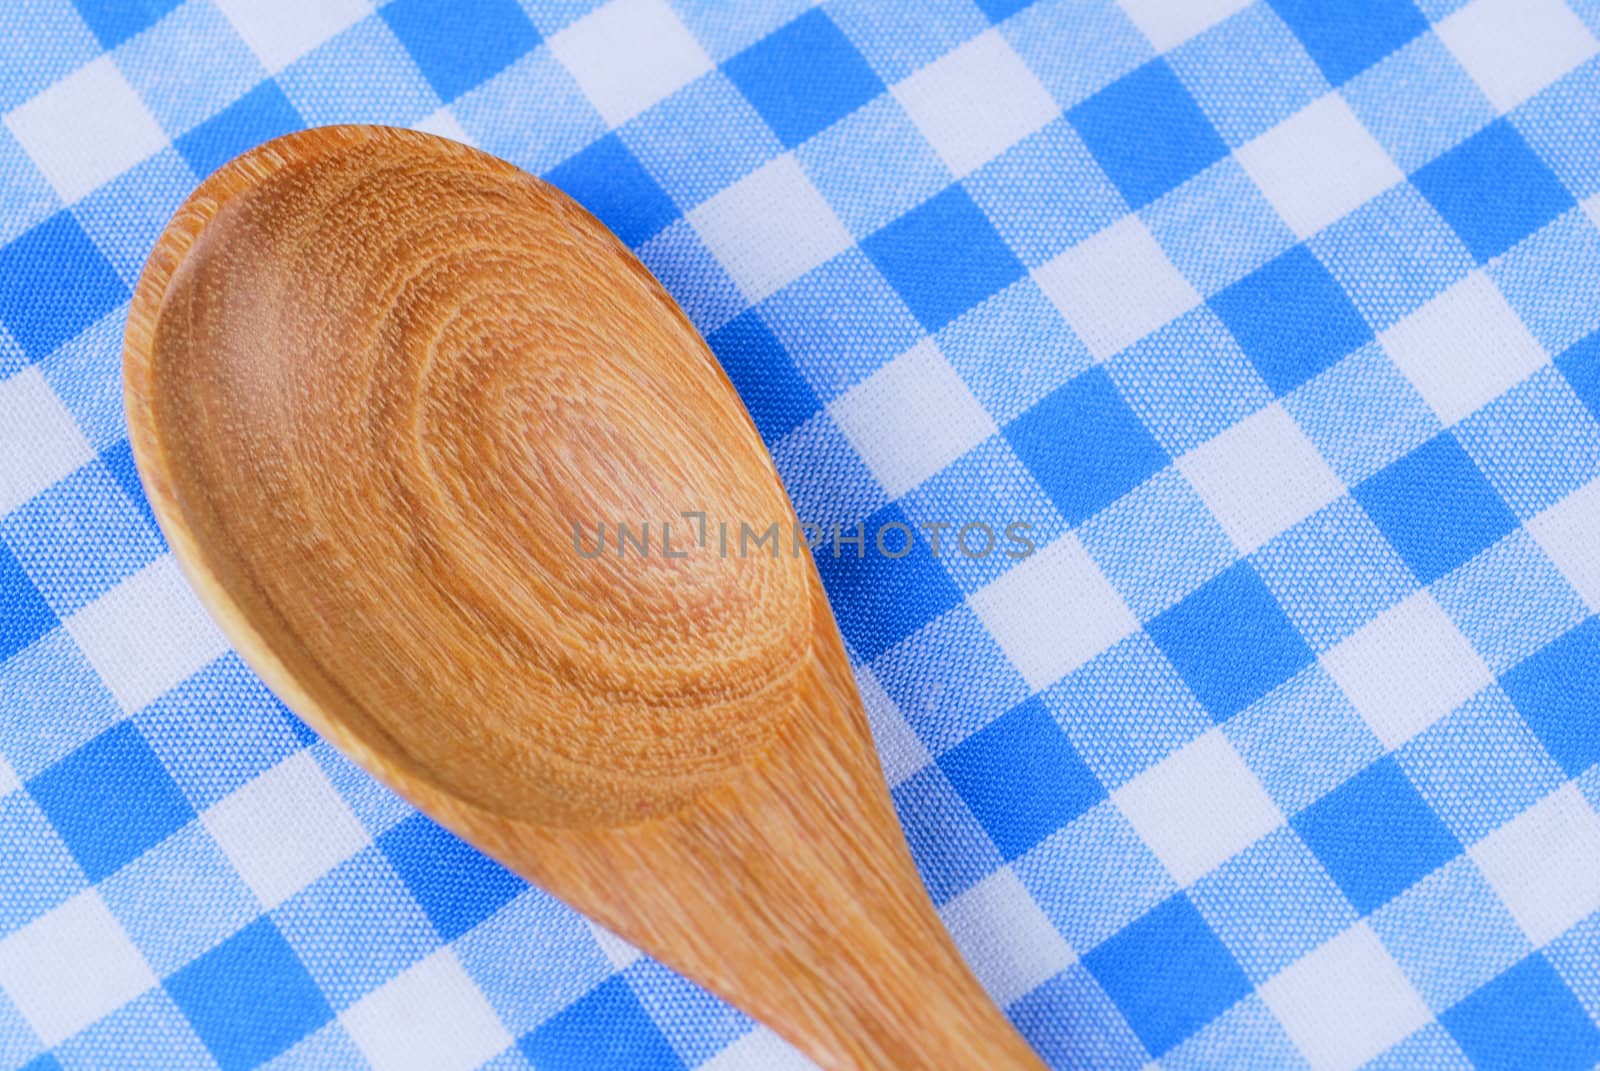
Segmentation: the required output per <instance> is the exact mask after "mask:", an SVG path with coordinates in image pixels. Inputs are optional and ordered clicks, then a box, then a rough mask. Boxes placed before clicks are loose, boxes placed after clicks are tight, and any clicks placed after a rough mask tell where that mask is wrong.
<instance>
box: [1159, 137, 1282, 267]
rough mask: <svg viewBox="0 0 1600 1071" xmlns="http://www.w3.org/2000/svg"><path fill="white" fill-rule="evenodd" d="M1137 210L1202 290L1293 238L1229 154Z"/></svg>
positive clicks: (1254, 263)
mask: <svg viewBox="0 0 1600 1071" xmlns="http://www.w3.org/2000/svg"><path fill="white" fill-rule="evenodd" d="M1139 216H1140V218H1141V219H1143V220H1144V222H1145V225H1146V226H1147V227H1149V228H1150V233H1151V234H1153V235H1154V236H1155V239H1156V241H1157V242H1159V243H1161V247H1162V249H1163V250H1165V251H1166V254H1167V256H1168V258H1170V259H1171V261H1172V263H1173V265H1174V266H1175V267H1176V268H1177V269H1178V270H1179V271H1180V272H1182V273H1183V275H1184V278H1186V279H1187V280H1188V281H1189V284H1190V285H1191V286H1193V287H1194V288H1195V289H1196V290H1198V291H1199V292H1200V293H1201V295H1203V296H1209V295H1211V294H1214V293H1216V292H1217V291H1218V290H1221V289H1222V288H1223V287H1225V286H1227V285H1229V284H1230V283H1234V282H1237V281H1238V280H1240V279H1242V278H1244V276H1246V275H1248V274H1249V273H1250V272H1252V271H1254V270H1255V269H1257V268H1259V267H1261V265H1263V264H1265V263H1266V262H1267V261H1268V260H1270V259H1272V258H1273V257H1275V256H1277V255H1278V254H1279V253H1282V252H1283V251H1284V250H1286V249H1288V248H1289V247H1290V246H1291V245H1293V244H1294V241H1295V238H1294V234H1293V233H1292V232H1291V231H1290V230H1289V228H1288V227H1287V226H1285V225H1284V223H1283V221H1282V220H1281V219H1279V218H1278V214H1277V213H1276V212H1275V211H1273V208H1272V206H1271V205H1269V204H1268V203H1267V200H1266V198H1265V197H1263V196H1262V195H1261V191H1260V190H1259V189H1257V188H1256V185H1255V183H1254V182H1252V181H1250V176H1249V175H1247V174H1245V171H1244V168H1242V167H1240V166H1239V162H1238V161H1237V160H1235V159H1233V158H1232V157H1228V158H1227V159H1224V160H1219V161H1218V162H1216V163H1215V164H1212V165H1211V166H1210V167H1208V168H1206V169H1205V170H1204V171H1202V172H1200V173H1199V174H1198V175H1196V176H1195V177H1194V178H1192V179H1190V180H1189V181H1188V182H1185V183H1184V184H1183V185H1182V186H1179V187H1178V188H1177V189H1175V190H1173V191H1172V192H1171V193H1169V194H1167V195H1166V196H1165V197H1162V198H1160V199H1159V200H1156V201H1154V202H1152V203H1150V204H1148V205H1146V206H1145V207H1144V208H1142V209H1140V211H1139Z"/></svg>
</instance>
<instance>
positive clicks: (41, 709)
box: [0, 629, 123, 780]
mask: <svg viewBox="0 0 1600 1071" xmlns="http://www.w3.org/2000/svg"><path fill="white" fill-rule="evenodd" d="M122 717H123V714H122V710H121V708H119V707H118V706H117V702H116V700H115V699H113V698H112V697H111V692H110V691H108V690H107V688H106V686H105V684H104V682H102V681H101V680H100V675H99V674H98V673H96V672H95V671H94V667H93V666H91V665H90V664H89V660H88V659H87V658H85V657H84V656H83V652H82V651H80V650H79V649H78V645H77V644H75V643H73V642H72V637H71V635H69V634H68V633H67V631H66V630H65V629H56V630H55V631H53V632H50V633H49V634H48V635H46V636H44V637H42V638H40V639H39V640H38V642H36V643H34V644H32V645H31V646H29V647H27V648H25V649H24V650H22V651H20V652H18V653H17V654H16V655H14V656H12V657H11V658H10V659H7V660H6V661H5V662H0V755H4V756H5V757H6V759H7V760H8V761H9V762H10V764H11V767H12V769H14V770H15V771H16V772H17V776H18V777H20V778H22V779H23V780H27V779H28V778H30V777H32V776H34V775H35V774H37V773H39V772H40V771H41V770H43V769H45V768H46V767H48V766H51V765H53V764H54V763H55V762H56V761H57V760H58V759H61V758H63V757H65V756H66V755H67V753H68V752H71V751H73V750H75V749H76V748H78V747H79V746H81V745H83V744H86V743H88V742H89V741H90V740H92V739H93V738H94V737H96V736H99V735H100V734H101V733H102V732H104V731H105V730H107V729H109V728H111V726H112V725H114V724H116V723H117V722H118V721H120V720H121V719H122Z"/></svg>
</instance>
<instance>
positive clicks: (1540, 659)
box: [1500, 617, 1600, 777]
mask: <svg viewBox="0 0 1600 1071" xmlns="http://www.w3.org/2000/svg"><path fill="white" fill-rule="evenodd" d="M1500 686H1501V687H1502V688H1504V689H1505V692H1506V694H1507V695H1508V696H1510V697H1511V702H1513V703H1514V704H1516V707H1517V711H1518V712H1519V713H1520V714H1521V715H1522V717H1523V720H1524V721H1526V722H1527V723H1528V725H1529V727H1530V728H1532V729H1533V731H1534V734H1535V735H1537V736H1538V737H1539V741H1540V742H1541V743H1542V744H1544V746H1545V750H1547V751H1549V752H1550V755H1551V757H1552V758H1554V759H1555V760H1556V762H1558V763H1560V764H1561V768H1562V769H1563V770H1565V771H1566V774H1567V776H1568V777H1576V776H1577V775H1578V774H1580V773H1582V772H1584V771H1585V770H1587V769H1588V768H1589V767H1590V766H1593V765H1594V764H1595V763H1596V762H1597V761H1600V732H1596V731H1595V712H1596V711H1600V618H1595V617H1591V618H1589V620H1587V621H1585V622H1584V623H1583V624H1581V625H1579V626H1578V627H1577V628H1575V629H1573V630H1572V631H1571V632H1568V633H1567V634H1566V635H1565V636H1562V637H1561V638H1560V639H1558V640H1556V641H1555V642H1554V643H1551V644H1549V645H1548V646H1546V647H1545V648H1544V650H1542V651H1540V652H1539V653H1538V654H1536V655H1534V656H1533V657H1532V658H1529V659H1528V660H1527V661H1525V662H1523V663H1522V665H1520V666H1518V667H1516V668H1515V669H1513V670H1511V672H1509V673H1507V674H1506V675H1505V676H1503V677H1501V678H1500Z"/></svg>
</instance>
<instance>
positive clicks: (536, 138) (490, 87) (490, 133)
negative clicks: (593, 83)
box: [450, 45, 606, 175]
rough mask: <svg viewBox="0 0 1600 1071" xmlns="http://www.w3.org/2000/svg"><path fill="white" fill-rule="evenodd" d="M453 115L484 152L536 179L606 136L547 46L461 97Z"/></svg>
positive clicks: (585, 99) (586, 100)
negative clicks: (531, 173)
mask: <svg viewBox="0 0 1600 1071" xmlns="http://www.w3.org/2000/svg"><path fill="white" fill-rule="evenodd" d="M450 111H451V112H452V113H453V114H454V115H455V117H456V120H457V121H458V122H459V123H460V124H461V126H462V129H464V130H466V132H467V133H468V134H470V135H472V138H473V140H474V141H476V142H477V145H478V147H479V148H480V149H483V150H484V151H485V152H491V153H494V155H496V156H499V157H502V158H503V159H506V160H509V161H511V162H512V163H514V164H516V165H517V166H518V167H520V168H522V169H523V170H525V171H531V172H533V173H534V174H536V175H538V174H543V173H544V172H546V171H548V170H550V169H551V168H552V167H554V166H555V165H556V164H559V163H560V162H561V161H562V160H565V159H566V158H567V157H569V156H571V155H572V154H573V153H575V152H577V151H578V150H579V149H581V148H583V147H584V146H585V145H587V144H588V143H589V142H591V141H593V140H594V139H595V138H598V137H599V136H600V135H602V134H604V133H605V132H606V124H605V121H604V120H603V119H601V118H600V113H599V112H597V111H595V110H594V106H593V105H592V104H590V103H589V98H588V97H586V96H584V95H583V91H582V90H581V89H579V88H578V83H577V82H575V81H573V79H572V75H571V74H569V73H567V69H566V68H565V67H563V66H561V64H560V63H559V62H557V60H556V58H555V56H554V55H552V54H551V52H550V49H549V48H548V47H547V46H545V45H540V46H539V47H538V48H536V49H534V50H533V51H532V52H529V53H527V54H526V55H524V56H523V57H522V58H521V59H519V60H516V61H515V62H514V63H512V64H511V66H509V67H507V68H506V69H505V70H503V71H501V72H500V73H499V74H497V75H495V76H494V77H493V78H491V79H489V80H488V81H487V82H485V83H483V84H482V85H480V86H478V87H476V88H475V89H470V90H468V91H467V92H466V93H463V94H462V95H461V96H459V97H457V98H456V99H455V100H454V101H453V102H452V103H451V105H450Z"/></svg>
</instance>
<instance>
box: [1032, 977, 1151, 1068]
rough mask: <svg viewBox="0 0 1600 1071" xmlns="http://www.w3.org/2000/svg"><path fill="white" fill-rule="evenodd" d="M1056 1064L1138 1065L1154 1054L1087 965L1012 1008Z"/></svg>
mask: <svg viewBox="0 0 1600 1071" xmlns="http://www.w3.org/2000/svg"><path fill="white" fill-rule="evenodd" d="M1007 1011H1008V1013H1009V1014H1010V1016H1011V1021H1012V1022H1013V1023H1015V1024H1016V1027H1017V1030H1018V1031H1020V1032H1021V1034H1022V1036H1023V1037H1025V1038H1027V1039H1028V1043H1029V1044H1031V1045H1032V1046H1033V1047H1034V1050H1035V1051H1036V1052H1038V1053H1039V1056H1040V1057H1041V1058H1042V1059H1044V1060H1046V1061H1047V1062H1048V1063H1049V1066H1051V1067H1092V1068H1094V1069H1095V1071H1138V1069H1140V1068H1144V1067H1148V1066H1149V1062H1150V1054H1149V1052H1148V1051H1146V1049H1145V1047H1144V1045H1143V1043H1141V1042H1140V1041H1139V1038H1138V1037H1137V1036H1136V1035H1135V1034H1134V1032H1133V1030H1132V1028H1131V1027H1129V1026H1128V1020H1126V1019H1124V1018H1123V1017H1122V1012H1121V1011H1119V1010H1118V1009H1117V1006H1116V1004H1114V1003H1112V1000H1111V997H1110V996H1109V995H1107V993H1106V991H1105V990H1104V989H1102V988H1101V987H1100V983H1099V982H1097V981H1095V979H1094V976H1093V975H1091V974H1090V973H1089V971H1088V969H1087V968H1085V967H1084V965H1083V964H1081V963H1075V964H1073V965H1072V966H1070V967H1068V968H1067V969H1066V970H1064V971H1062V972H1061V973H1060V974H1057V975H1056V976H1055V977H1054V978H1051V979H1049V980H1048V981H1046V982H1045V983H1044V984H1043V985H1040V986H1039V987H1038V988H1037V989H1035V990H1034V991H1033V992H1031V993H1029V994H1027V995H1026V996H1023V997H1021V998H1020V999H1018V1000H1017V1001H1016V1002H1015V1003H1013V1004H1012V1005H1011V1007H1010V1008H1009V1009H1007Z"/></svg>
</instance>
